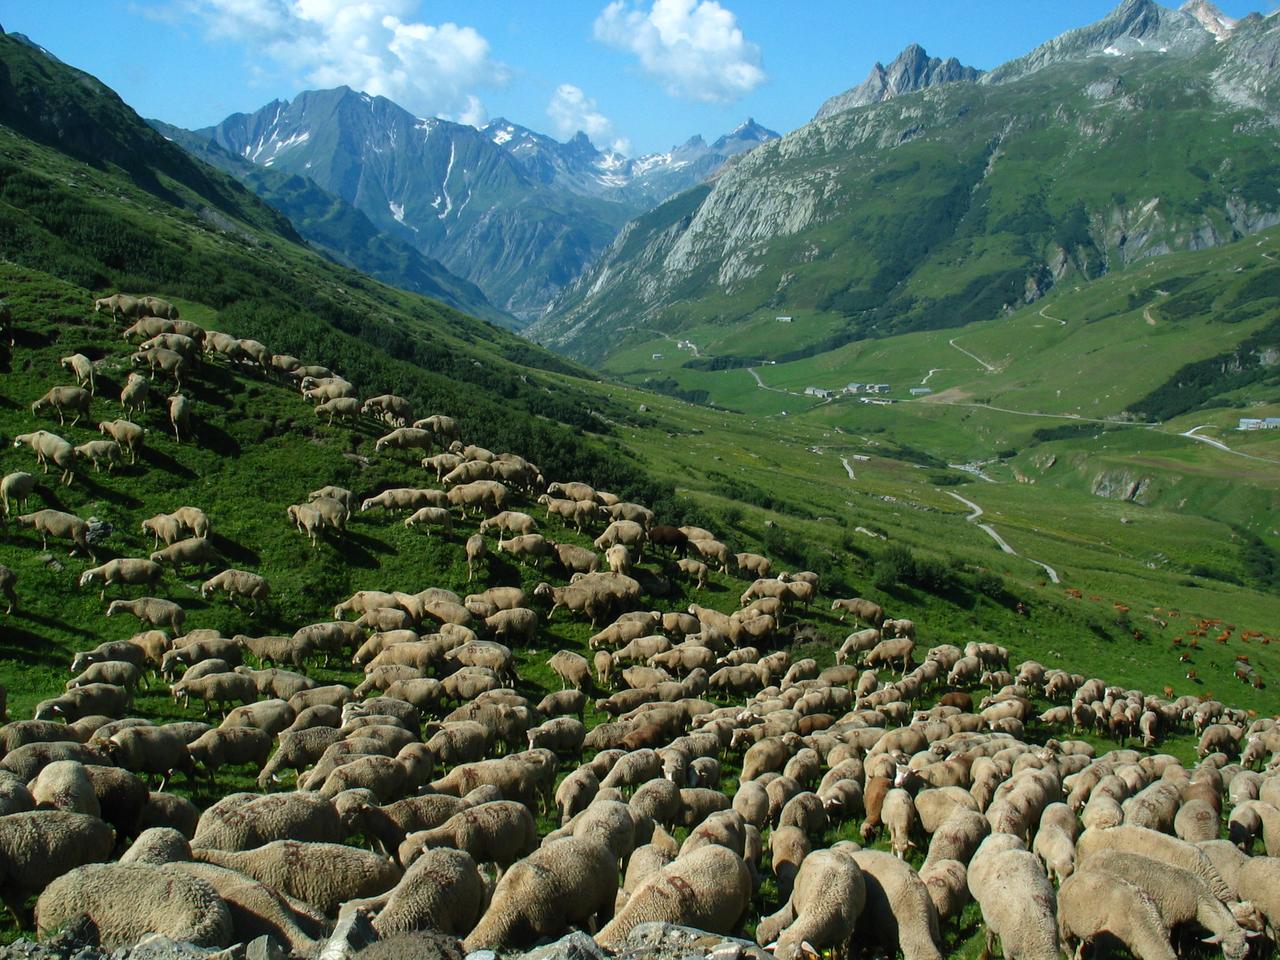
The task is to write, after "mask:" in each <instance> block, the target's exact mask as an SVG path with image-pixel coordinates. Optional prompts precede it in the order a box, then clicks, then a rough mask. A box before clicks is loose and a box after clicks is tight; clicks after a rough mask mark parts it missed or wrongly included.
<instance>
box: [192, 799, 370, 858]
mask: <svg viewBox="0 0 1280 960" xmlns="http://www.w3.org/2000/svg"><path fill="white" fill-rule="evenodd" d="M345 836H346V829H345V827H343V825H342V822H341V819H340V818H339V815H338V811H337V809H336V808H335V807H334V805H333V804H332V803H331V802H330V801H329V800H327V799H326V798H324V797H321V796H319V795H317V794H315V793H309V792H305V791H303V792H297V793H273V794H268V795H266V796H257V795H255V794H251V793H233V794H228V795H227V796H225V797H223V798H222V799H221V800H219V801H217V802H216V803H214V804H213V805H212V806H210V807H209V808H208V809H206V810H205V811H204V813H202V814H201V815H200V823H199V825H198V826H197V827H196V832H195V835H194V836H193V837H192V839H191V849H192V850H193V851H194V850H197V849H208V850H251V849H253V848H254V847H261V846H263V845H264V844H267V843H270V842H272V841H273V840H302V841H314V842H324V843H341V842H342V840H343V839H344V838H345Z"/></svg>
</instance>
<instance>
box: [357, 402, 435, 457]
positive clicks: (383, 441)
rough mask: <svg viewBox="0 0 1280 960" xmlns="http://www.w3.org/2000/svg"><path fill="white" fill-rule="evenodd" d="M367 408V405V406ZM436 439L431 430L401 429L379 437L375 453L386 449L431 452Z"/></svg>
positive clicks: (374, 446) (375, 444)
mask: <svg viewBox="0 0 1280 960" xmlns="http://www.w3.org/2000/svg"><path fill="white" fill-rule="evenodd" d="M366 406H367V404H366ZM434 439H435V437H434V435H433V434H432V433H431V431H430V430H421V429H418V428H416V427H399V428H397V429H395V430H392V431H391V432H390V433H388V434H387V435H386V436H384V437H379V438H378V439H377V441H376V442H375V443H374V445H373V449H374V452H375V453H381V452H382V450H383V448H384V447H390V448H392V449H394V450H422V451H424V452H426V453H430V452H431V443H432V441H433V440H434Z"/></svg>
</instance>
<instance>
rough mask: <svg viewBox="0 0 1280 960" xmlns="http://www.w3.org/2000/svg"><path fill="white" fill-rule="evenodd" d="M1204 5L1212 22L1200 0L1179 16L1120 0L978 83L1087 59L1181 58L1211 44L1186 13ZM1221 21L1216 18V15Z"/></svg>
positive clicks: (1144, 0)
mask: <svg viewBox="0 0 1280 960" xmlns="http://www.w3.org/2000/svg"><path fill="white" fill-rule="evenodd" d="M1197 3H1203V6H1204V7H1205V8H1206V9H1207V10H1208V13H1207V14H1206V15H1207V16H1208V17H1210V18H1212V17H1213V14H1214V13H1215V12H1216V8H1214V7H1213V6H1212V4H1210V3H1208V2H1205V0H1192V2H1191V3H1189V4H1187V6H1185V7H1183V9H1181V10H1170V9H1168V8H1166V7H1162V6H1160V5H1159V4H1158V3H1155V2H1154V0H1123V2H1122V3H1121V4H1120V5H1119V6H1118V7H1116V8H1115V9H1114V10H1112V11H1111V12H1110V13H1109V14H1107V15H1106V16H1105V17H1103V18H1102V19H1101V20H1099V21H1097V22H1096V23H1091V24H1089V25H1088V26H1085V27H1079V28H1078V29H1075V30H1068V31H1067V32H1066V33H1064V34H1062V35H1061V36H1059V37H1055V38H1054V39H1052V40H1050V41H1049V42H1048V43H1043V44H1041V45H1040V46H1038V47H1036V48H1035V49H1034V50H1032V51H1031V52H1030V53H1028V54H1027V55H1026V56H1024V57H1019V58H1018V59H1016V60H1010V61H1009V62H1008V63H1006V64H1004V65H1002V66H1000V67H997V68H996V69H995V70H992V71H991V72H990V73H988V74H986V75H985V76H984V77H983V78H982V82H983V83H1007V82H1009V81H1012V80H1017V79H1019V78H1020V77H1025V76H1028V75H1030V74H1032V73H1035V72H1036V71H1038V70H1043V69H1044V68H1045V67H1048V66H1052V65H1053V64H1055V63H1063V62H1070V61H1079V60H1086V59H1088V58H1090V57H1098V56H1111V57H1127V56H1134V55H1137V54H1170V55H1174V56H1185V55H1187V54H1191V53H1195V52H1196V51H1197V50H1201V49H1203V48H1204V46H1205V45H1206V44H1210V43H1213V42H1214V38H1215V37H1216V36H1217V34H1216V33H1213V32H1211V31H1210V30H1209V29H1208V28H1207V27H1206V26H1205V24H1204V23H1203V22H1202V20H1201V19H1200V18H1199V16H1198V15H1196V14H1195V13H1194V12H1193V11H1192V10H1191V9H1190V8H1191V7H1193V6H1195V5H1196V4H1197ZM1217 16H1218V17H1221V18H1222V19H1223V20H1226V18H1225V17H1222V15H1221V13H1218V14H1217Z"/></svg>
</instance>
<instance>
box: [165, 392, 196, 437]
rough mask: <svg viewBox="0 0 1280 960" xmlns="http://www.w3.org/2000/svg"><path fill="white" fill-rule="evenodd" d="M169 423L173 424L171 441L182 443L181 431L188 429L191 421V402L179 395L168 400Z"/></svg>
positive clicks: (176, 394)
mask: <svg viewBox="0 0 1280 960" xmlns="http://www.w3.org/2000/svg"><path fill="white" fill-rule="evenodd" d="M168 403H169V422H170V423H171V424H173V439H174V440H176V441H177V442H178V443H181V442H182V431H183V430H186V429H188V426H189V424H190V421H191V401H190V400H188V399H187V398H186V397H184V396H183V395H182V394H180V393H175V394H174V395H173V396H171V397H170V398H169V401H168Z"/></svg>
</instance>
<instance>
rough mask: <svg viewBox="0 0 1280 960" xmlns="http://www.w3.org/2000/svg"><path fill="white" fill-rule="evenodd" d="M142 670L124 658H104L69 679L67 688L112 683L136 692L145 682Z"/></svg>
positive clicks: (72, 688)
mask: <svg viewBox="0 0 1280 960" xmlns="http://www.w3.org/2000/svg"><path fill="white" fill-rule="evenodd" d="M143 679H144V678H143V674H142V671H141V670H139V669H138V668H137V667H136V666H135V665H134V664H132V663H127V662H125V661H123V660H103V661H101V662H99V663H94V664H90V665H89V666H88V667H87V668H86V669H85V670H84V671H82V672H81V673H80V674H79V675H77V676H75V677H73V678H72V679H70V680H68V681H67V684H66V689H67V690H74V689H75V688H76V687H83V686H85V685H86V684H90V683H110V684H114V685H115V686H117V687H124V688H125V689H126V690H128V691H129V692H130V693H136V692H137V689H138V685H139V684H140V683H142V682H143Z"/></svg>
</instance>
